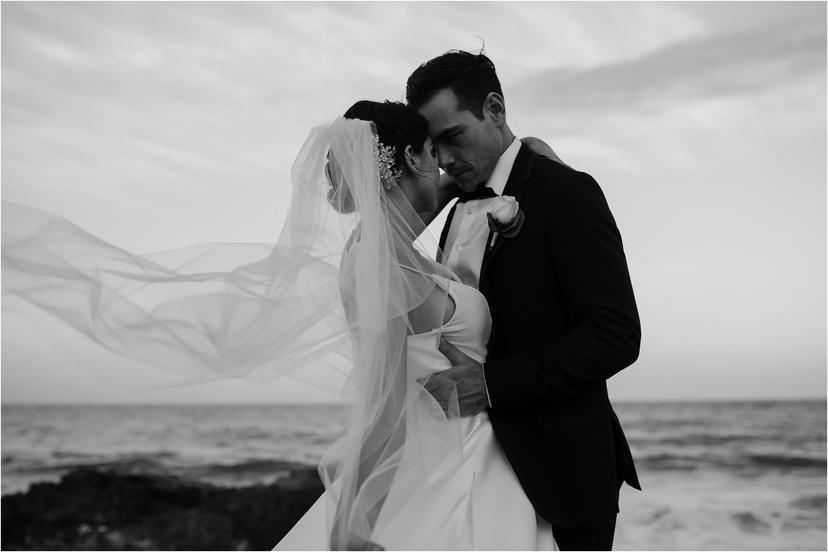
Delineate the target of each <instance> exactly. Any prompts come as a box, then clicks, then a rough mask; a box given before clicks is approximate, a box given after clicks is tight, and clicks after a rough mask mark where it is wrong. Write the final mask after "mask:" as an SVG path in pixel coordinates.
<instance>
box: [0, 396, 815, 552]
mask: <svg viewBox="0 0 828 552" xmlns="http://www.w3.org/2000/svg"><path fill="white" fill-rule="evenodd" d="M614 406H615V410H616V412H617V414H618V417H619V419H620V420H621V424H622V425H623V427H624V431H625V433H626V434H627V437H628V439H629V441H630V447H631V449H632V452H633V457H634V458H635V460H636V466H637V468H638V473H639V478H640V480H641V485H642V489H643V490H642V491H641V492H639V491H637V490H635V489H633V488H631V487H628V486H626V485H625V486H624V487H622V491H621V503H620V509H621V512H620V514H619V517H618V522H617V528H616V536H615V544H614V548H615V549H616V550H642V549H666V550H690V549H694V550H727V549H731V550H732V549H751V550H769V549H774V550H825V549H826V545H827V542H826V402H825V401H824V400H819V401H757V402H662V403H650V402H648V403H643V402H641V403H622V402H617V403H614ZM347 418H348V408H347V406H339V405H243V406H242V405H222V406H216V405H160V406H159V405H142V406H132V405H121V406H114V405H113V406H109V405H106V406H101V405H81V406H77V405H73V406H53V405H50V406H45V405H14V406H12V405H3V406H2V471H1V472H0V475H2V493H3V494H4V495H6V494H9V493H16V492H20V491H25V490H26V489H27V488H28V487H29V486H30V485H31V484H32V483H34V482H38V481H56V480H58V479H59V478H60V476H61V475H62V474H64V473H66V472H68V471H69V470H70V469H72V468H74V467H77V466H94V467H101V468H107V467H113V466H117V467H118V468H119V469H121V470H128V471H131V472H134V473H163V474H171V475H178V476H183V477H187V478H192V479H195V480H200V481H206V482H210V483H214V484H217V485H226V486H244V485H251V484H255V483H270V482H273V481H276V480H277V479H278V478H279V477H280V476H281V475H283V474H285V473H286V470H287V469H288V468H289V467H290V466H292V465H295V464H296V463H300V464H315V463H316V462H317V461H318V459H319V457H320V456H321V454H322V453H323V452H324V451H325V450H326V448H327V447H328V446H329V445H330V444H331V443H332V442H333V440H334V439H336V437H337V436H338V435H340V434H341V433H342V431H343V430H344V428H345V424H346V422H347Z"/></svg>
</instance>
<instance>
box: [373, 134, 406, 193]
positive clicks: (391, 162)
mask: <svg viewBox="0 0 828 552" xmlns="http://www.w3.org/2000/svg"><path fill="white" fill-rule="evenodd" d="M374 151H375V153H376V156H377V164H378V167H379V175H380V181H381V182H382V185H383V187H384V188H385V189H386V190H390V189H391V187H392V186H395V185H397V184H398V183H399V181H400V177H401V176H402V171H401V170H399V169H397V170H395V169H394V166H395V165H396V159H395V158H396V154H397V148H395V147H394V146H386V145H385V144H383V143H382V142H380V141H379V136H377V135H376V134H374Z"/></svg>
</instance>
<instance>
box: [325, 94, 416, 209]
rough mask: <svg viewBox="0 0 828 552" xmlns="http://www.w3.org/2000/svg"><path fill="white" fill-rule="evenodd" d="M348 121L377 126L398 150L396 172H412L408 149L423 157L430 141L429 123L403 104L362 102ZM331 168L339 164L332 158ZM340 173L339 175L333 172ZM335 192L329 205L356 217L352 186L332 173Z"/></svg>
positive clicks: (381, 135)
mask: <svg viewBox="0 0 828 552" xmlns="http://www.w3.org/2000/svg"><path fill="white" fill-rule="evenodd" d="M344 117H345V118H346V119H359V120H361V121H370V122H372V123H374V126H375V127H376V129H377V136H378V137H379V141H380V142H382V144H383V145H384V146H393V147H394V168H395V169H397V170H402V171H404V172H408V166H407V165H406V164H405V148H406V146H408V145H410V146H411V147H412V148H413V149H414V151H415V152H416V153H422V151H423V146H424V145H425V141H426V139H427V138H428V121H426V119H425V117H423V116H422V115H420V114H419V113H418V112H417V111H415V110H414V109H412V108H410V107H408V106H407V105H405V104H403V103H400V102H391V101H387V100H386V101H385V102H372V101H370V100H360V101H358V102H357V103H355V104H354V105H352V106H351V107H350V108H348V111H346V112H345V115H344ZM328 161H329V165H335V161H333V160H331V159H330V157H329V158H328ZM333 172H336V171H333ZM328 183H329V185H330V187H331V190H330V192H329V194H328V202H329V203H330V204H331V206H333V208H334V209H336V210H337V211H339V212H340V213H352V212H353V211H354V201H353V198H352V197H351V192H350V190H349V189H348V184H347V182H345V181H344V180H342V179H340V178H335V177H334V176H333V175H332V174H331V172H329V173H328Z"/></svg>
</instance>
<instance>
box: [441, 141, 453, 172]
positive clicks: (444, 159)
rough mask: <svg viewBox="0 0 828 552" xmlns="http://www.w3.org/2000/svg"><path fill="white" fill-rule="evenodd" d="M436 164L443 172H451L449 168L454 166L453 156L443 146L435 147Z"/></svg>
mask: <svg viewBox="0 0 828 552" xmlns="http://www.w3.org/2000/svg"><path fill="white" fill-rule="evenodd" d="M437 164H438V165H439V166H440V168H441V169H443V170H444V171H446V172H451V170H450V169H451V166H452V165H454V155H452V154H451V151H449V149H448V148H446V147H445V146H437Z"/></svg>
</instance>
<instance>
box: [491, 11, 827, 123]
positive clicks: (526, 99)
mask: <svg viewBox="0 0 828 552" xmlns="http://www.w3.org/2000/svg"><path fill="white" fill-rule="evenodd" d="M825 47H826V31H825V26H824V21H818V20H813V19H811V20H806V21H796V22H794V23H790V24H787V25H784V26H772V27H762V28H756V29H749V30H743V31H738V32H722V33H716V34H705V35H702V36H697V37H693V38H689V39H686V40H683V41H681V42H679V43H677V44H669V45H666V46H664V47H663V48H660V49H658V50H656V51H653V52H650V53H648V54H645V55H642V56H639V57H635V58H632V59H626V60H620V61H614V62H611V63H606V64H602V65H599V66H596V67H591V68H578V67H569V68H553V69H549V70H545V71H540V72H537V73H536V74H534V75H531V76H529V77H527V78H525V79H523V80H522V81H521V82H519V83H516V84H514V85H513V86H511V87H510V90H509V92H508V96H509V97H510V98H513V99H514V101H515V102H518V103H523V104H527V105H532V106H537V107H538V108H539V109H540V110H542V111H553V112H554V113H555V114H556V115H557V117H558V118H559V119H560V120H562V121H573V120H578V121H580V122H581V124H582V125H584V123H585V122H587V121H589V120H598V119H601V118H603V117H606V116H607V114H611V113H614V112H624V113H627V114H631V115H635V114H641V113H647V114H650V113H653V112H656V111H658V110H659V109H661V108H664V107H672V106H681V105H682V104H686V103H688V102H696V101H704V100H709V99H716V98H725V97H736V96H746V97H752V96H755V95H756V94H757V93H764V92H766V91H768V90H772V89H774V88H778V87H785V86H790V85H791V84H792V83H798V82H802V81H804V80H808V79H812V78H813V77H815V76H816V77H822V80H824V75H825V65H826V55H825V51H826V50H825ZM507 101H508V100H507ZM585 119H586V121H585ZM564 130H572V129H571V128H568V129H564Z"/></svg>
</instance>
